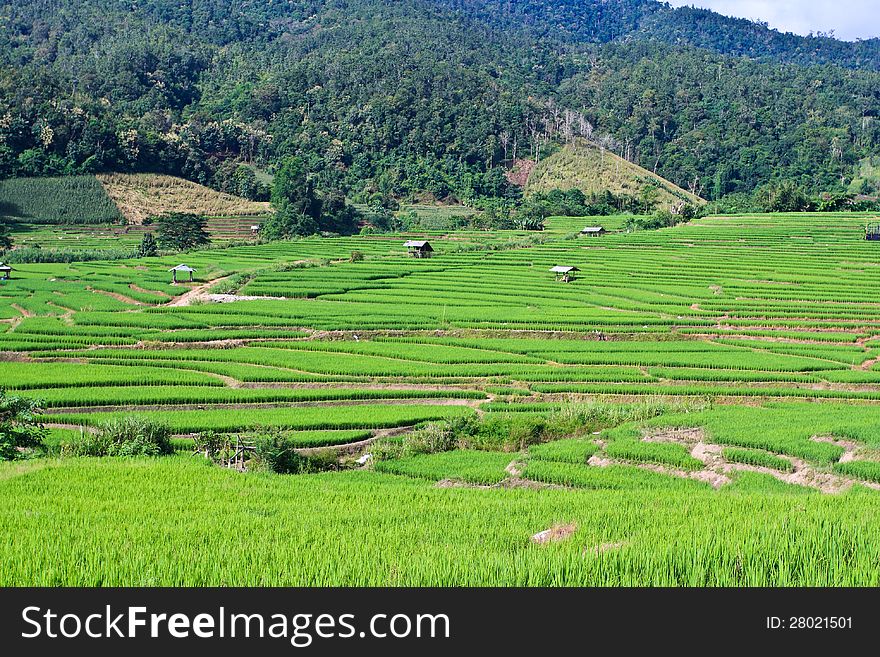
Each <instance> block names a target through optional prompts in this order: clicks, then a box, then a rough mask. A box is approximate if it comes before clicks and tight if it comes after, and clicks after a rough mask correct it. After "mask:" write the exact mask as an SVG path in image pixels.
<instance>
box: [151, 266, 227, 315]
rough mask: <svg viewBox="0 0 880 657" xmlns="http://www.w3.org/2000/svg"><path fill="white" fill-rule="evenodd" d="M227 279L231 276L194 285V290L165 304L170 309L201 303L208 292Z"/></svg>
mask: <svg viewBox="0 0 880 657" xmlns="http://www.w3.org/2000/svg"><path fill="white" fill-rule="evenodd" d="M229 278H232V275H231V274H230V275H229V276H222V277H220V278H215V279H214V280H212V281H208V282H207V283H202V284H200V285H196V286H195V287H194V288H192V289H190V290H189V291H188V292H184V293H183V294H181V295H180V296H179V297H175V298H174V299H173V300H172V301H170V302H169V303H167V304H165V305H166V306H170V307H175V308H177V307H181V306H191V305H192V304H193V303H195V302H196V301H201V300H203V299H204V297H205V296H207V295H208V290H210V289H211V288H212V287H214V286H215V285H217V283H220V282H222V281H225V280H227V279H229Z"/></svg>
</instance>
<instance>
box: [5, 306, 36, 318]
mask: <svg viewBox="0 0 880 657" xmlns="http://www.w3.org/2000/svg"><path fill="white" fill-rule="evenodd" d="M9 305H10V307H12V308H13V309H14V310H17V311H18V312H20V313H21V315H22V317H33V316H34V314H33V313H32V312H31V311H30V310H28V309H26V308H22V307H21V306H19V305H18V304H17V303H11V304H9Z"/></svg>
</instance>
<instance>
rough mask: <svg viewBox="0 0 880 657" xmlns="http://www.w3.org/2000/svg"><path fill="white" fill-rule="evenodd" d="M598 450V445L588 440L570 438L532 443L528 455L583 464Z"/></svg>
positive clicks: (547, 459)
mask: <svg viewBox="0 0 880 657" xmlns="http://www.w3.org/2000/svg"><path fill="white" fill-rule="evenodd" d="M598 451H599V447H598V446H597V445H595V444H594V443H591V442H590V441H589V440H585V439H582V438H571V439H563V440H555V441H553V442H550V443H542V444H540V445H532V446H531V447H530V448H529V456H531V457H532V458H534V459H538V460H541V461H562V462H565V463H578V464H581V465H583V464H585V463H586V462H587V459H589V458H590V457H591V456H592V455H593V454H595V453H596V452H598Z"/></svg>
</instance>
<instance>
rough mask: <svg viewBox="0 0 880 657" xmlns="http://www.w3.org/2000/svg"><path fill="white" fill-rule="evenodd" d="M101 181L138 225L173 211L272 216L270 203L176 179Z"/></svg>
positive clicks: (113, 177) (144, 176)
mask: <svg viewBox="0 0 880 657" xmlns="http://www.w3.org/2000/svg"><path fill="white" fill-rule="evenodd" d="M98 180H99V181H100V182H101V184H102V185H103V186H104V189H105V190H106V191H107V194H109V196H110V198H111V199H113V201H114V202H115V203H116V205H117V206H118V207H119V209H120V211H121V212H122V214H123V215H125V218H126V219H128V220H129V221H130V222H133V223H137V224H139V223H142V222H143V220H144V219H146V218H147V217H149V216H152V215H158V214H163V213H165V212H172V211H174V212H192V213H194V214H201V215H209V216H225V217H240V216H255V215H263V214H266V213H268V212H269V204H268V203H259V202H255V201H248V200H245V199H242V198H239V197H237V196H232V195H231V194H224V193H222V192H217V191H215V190H213V189H210V188H208V187H205V186H204V185H199V184H198V183H194V182H190V181H188V180H184V179H182V178H176V177H174V176H165V175H157V174H150V173H140V174H122V173H112V174H101V175H98Z"/></svg>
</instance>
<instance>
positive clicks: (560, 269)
mask: <svg viewBox="0 0 880 657" xmlns="http://www.w3.org/2000/svg"><path fill="white" fill-rule="evenodd" d="M550 271H551V272H553V273H554V274H556V280H557V281H562V282H563V283H569V282H571V281H573V280H574V273H575V272H576V271H580V269H578V268H577V267H567V266H563V265H556V266H555V267H551V268H550Z"/></svg>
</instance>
